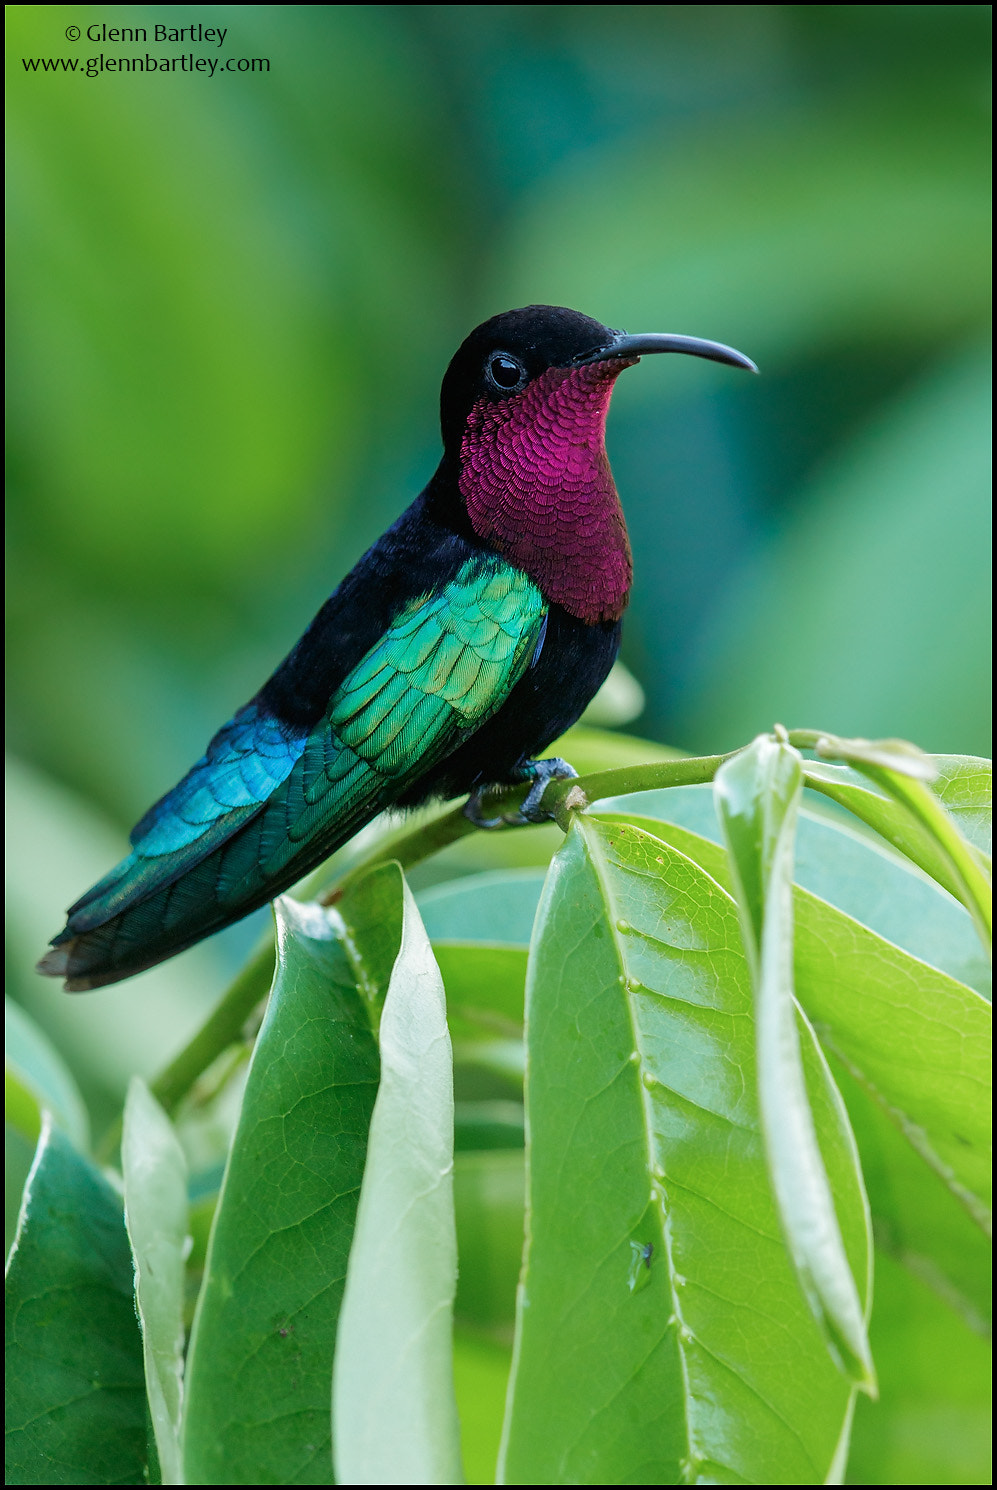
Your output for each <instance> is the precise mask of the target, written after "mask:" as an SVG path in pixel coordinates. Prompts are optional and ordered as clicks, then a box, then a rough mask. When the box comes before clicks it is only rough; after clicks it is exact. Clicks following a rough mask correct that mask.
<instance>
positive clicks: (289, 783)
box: [38, 305, 757, 992]
mask: <svg viewBox="0 0 997 1490" xmlns="http://www.w3.org/2000/svg"><path fill="white" fill-rule="evenodd" d="M659 352H684V353H690V354H691V355H693V356H696V357H706V358H710V359H712V360H713V361H717V362H723V363H728V364H730V365H731V366H734V367H740V368H746V369H748V370H749V371H752V372H754V371H757V369H756V368H755V365H754V363H753V362H751V361H750V359H749V358H747V357H745V356H743V355H742V354H741V353H740V352H737V351H734V350H733V348H731V347H727V346H723V345H722V344H720V343H718V342H712V341H705V340H702V339H701V338H698V337H692V336H677V335H671V334H667V333H649V334H645V335H636V336H634V335H627V334H626V333H624V332H621V331H613V330H610V329H609V328H608V327H607V326H604V325H602V324H601V323H600V322H599V321H595V320H593V319H592V318H591V317H589V316H586V315H582V314H581V313H580V312H578V311H573V310H568V309H566V308H565V307H563V306H552V305H530V306H527V307H525V309H521V310H510V311H506V312H504V313H503V314H501V315H497V316H493V317H492V318H491V319H490V320H488V321H485V322H484V323H483V324H482V325H481V326H478V327H477V328H476V329H475V330H474V331H472V332H471V334H470V335H469V336H468V337H467V339H466V340H465V341H464V342H463V343H462V345H461V346H460V347H459V348H458V350H457V352H456V354H455V355H454V357H453V360H452V361H451V363H450V365H449V367H448V368H447V371H446V374H445V376H444V378H443V385H442V389H441V393H440V420H441V427H442V435H443V457H442V459H441V461H440V464H439V467H438V468H437V470H436V472H435V474H434V475H433V477H432V479H431V480H430V482H429V484H428V485H427V486H426V487H425V489H424V490H423V491H422V492H421V494H420V495H419V496H418V497H416V499H415V501H414V502H413V503H412V504H411V505H410V506H409V507H408V508H407V509H406V510H405V511H404V512H403V513H402V515H401V516H400V517H399V518H398V519H397V521H396V522H395V523H394V524H393V525H392V526H391V527H390V528H389V529H388V530H387V532H386V533H384V534H383V535H382V536H381V537H380V538H379V539H378V540H377V542H376V543H375V544H374V545H373V546H372V547H371V548H370V549H368V551H367V553H365V554H364V556H363V558H362V559H360V561H359V562H358V563H357V564H356V565H355V567H354V568H353V569H352V570H351V571H350V572H349V574H347V576H346V578H345V579H344V580H343V581H342V582H341V583H340V585H339V586H338V587H337V589H336V590H335V591H334V592H333V594H332V595H331V596H330V598H329V599H328V600H327V601H326V602H325V604H324V605H323V606H322V608H321V610H320V611H319V613H318V615H317V616H316V617H315V619H314V620H313V621H312V623H311V625H310V626H309V627H308V629H307V631H305V633H304V635H303V636H302V637H301V639H300V641H299V642H298V643H297V644H296V646H294V647H293V648H292V650H291V651H290V652H289V654H288V655H287V657H286V658H285V659H284V661H283V662H281V664H280V665H279V667H278V668H277V669H276V671H275V672H274V673H273V674H272V676H271V677H270V678H269V679H268V680H267V682H266V683H264V685H263V687H262V688H261V689H260V690H259V692H258V693H257V694H256V695H255V696H254V697H253V698H252V699H250V701H249V702H248V703H247V704H246V705H245V706H244V707H243V708H241V709H239V710H238V711H237V712H236V714H235V715H234V716H233V718H232V719H230V720H229V722H228V723H227V724H225V725H223V726H222V728H221V729H220V730H219V731H218V733H217V734H216V735H215V736H214V738H213V739H212V740H211V742H210V744H209V745H208V748H207V751H206V752H205V754H204V755H203V756H202V757H201V759H200V760H199V761H198V762H197V763H196V765H194V766H192V767H191V769H190V770H189V771H188V772H187V774H186V776H184V777H183V779H182V780H181V781H180V782H179V783H178V784H177V785H176V786H174V787H173V788H172V790H171V791H168V792H167V793H166V795H165V796H164V797H162V798H160V800H159V801H158V802H156V803H155V804H154V805H153V806H152V807H150V808H149V810H148V812H147V813H146V814H145V816H144V817H143V818H142V819H141V821H140V822H139V823H138V824H137V825H136V826H135V828H134V829H133V830H132V833H131V845H132V849H131V853H129V855H128V856H127V858H125V859H123V860H122V861H121V863H120V864H117V865H116V866H115V867H114V868H113V869H111V870H110V872H109V873H108V874H106V875H105V876H104V878H103V879H101V880H100V881H98V883H97V884H95V885H94V886H93V887H92V888H91V889H90V890H88V891H87V892H86V894H85V895H83V896H82V897H81V898H80V899H79V900H77V901H76V903H75V905H73V906H71V907H70V910H69V912H68V916H67V921H66V926H65V928H64V930H62V931H61V932H60V933H59V934H58V935H57V936H56V937H55V938H54V939H53V941H52V944H51V949H50V950H49V951H48V952H47V953H46V954H45V956H44V957H43V958H42V960H41V962H40V963H39V964H38V967H39V971H40V972H42V973H45V974H48V975H50V976H52V977H61V978H64V979H65V983H64V986H65V988H66V989H67V990H68V991H70V992H81V991H84V990H86V989H91V988H99V987H101V986H103V985H104V984H108V983H114V982H117V981H118V980H119V979H122V978H127V977H130V976H131V975H132V974H134V973H138V972H141V971H142V970H143V969H145V968H148V967H152V966H153V965H154V964H156V963H158V962H162V961H163V960H165V959H166V958H168V957H172V956H174V955H175V954H176V953H177V952H181V951H183V950H184V949H185V948H186V947H190V946H192V945H193V944H194V943H195V942H198V941H200V940H201V939H202V938H204V937H206V936H209V935H211V934H212V933H213V932H216V931H219V930H221V928H222V927H224V926H228V925H230V924H231V923H232V922H234V921H238V920H240V919H241V918H242V917H243V916H246V915H248V914H249V912H250V911H253V910H256V909H257V908H258V907H259V906H261V905H264V904H265V903H266V902H267V901H269V900H272V899H273V898H274V897H275V896H276V895H279V894H281V893H282V892H283V891H284V890H286V889H288V888H289V887H290V886H291V885H293V884H294V883H295V882H296V881H297V880H299V879H301V877H302V876H303V875H305V874H307V873H309V872H310V871H311V870H313V869H314V868H315V867H316V866H317V865H318V864H320V863H321V862H322V860H323V859H325V858H327V857H328V856H329V855H330V854H331V853H333V852H334V851H335V850H336V849H337V848H339V847H340V846H341V845H342V844H343V843H345V842H346V841H347V840H348V839H349V838H351V837H352V836H353V835H354V834H355V833H357V832H358V831H359V829H360V828H362V827H363V826H364V825H365V824H366V823H368V822H370V821H371V819H372V818H374V817H375V816H376V815H377V814H378V813H380V812H383V811H384V810H385V809H387V808H409V807H415V806H418V805H420V804H423V803H426V802H428V801H430V800H433V799H449V798H454V797H460V796H464V795H466V796H467V804H466V807H465V811H466V812H467V814H468V816H469V817H470V818H471V820H472V821H474V822H475V823H477V824H478V825H480V826H482V827H489V826H494V825H495V824H496V823H497V822H498V821H499V820H498V819H495V818H489V817H486V816H485V815H484V809H483V799H484V796H485V795H486V793H487V792H488V791H490V790H495V789H496V788H503V787H511V786H514V785H522V784H523V783H529V790H528V792H527V794H526V796H525V798H524V800H523V802H522V805H521V807H520V808H519V811H518V814H517V815H516V820H517V821H521V822H533V821H542V820H543V819H544V818H545V817H546V816H547V814H545V813H544V811H543V808H542V805H541V803H542V798H543V794H544V790H545V788H546V786H547V784H548V782H549V781H550V780H551V779H552V778H557V777H561V778H566V777H570V776H573V775H574V774H575V773H574V771H573V769H572V767H571V766H570V765H569V764H568V763H567V762H566V761H563V760H561V759H560V758H558V757H552V758H549V759H544V758H543V757H542V752H543V751H544V750H546V748H547V747H548V746H549V745H550V744H551V743H552V742H553V741H555V740H557V739H558V738H559V737H560V736H561V735H562V734H563V733H564V732H565V730H567V729H568V728H569V727H570V726H571V725H572V724H574V723H575V721H576V720H577V719H578V717H579V716H580V715H581V713H582V711H583V710H584V709H585V707H586V705H587V704H588V703H589V701H590V700H591V699H592V697H593V695H594V694H595V693H596V691H597V690H598V688H599V687H600V685H601V684H602V682H603V681H604V679H605V678H606V675H607V674H608V672H609V670H610V668H611V667H612V665H613V662H614V661H615V658H616V654H617V652H618V650H619V645H620V631H621V624H622V618H623V613H624V611H625V610H626V607H627V602H628V600H629V597H630V589H631V580H632V563H631V552H630V542H629V539H628V536H627V528H626V523H625V522H624V518H623V511H622V508H621V506H620V500H619V497H618V495H617V491H616V487H615V485H614V482H613V477H612V474H611V472H610V468H609V460H608V458H607V455H606V447H605V426H606V414H607V411H608V408H609V401H610V397H611V395H612V391H613V386H614V384H615V381H616V378H617V377H618V376H619V374H620V373H621V372H623V371H624V369H625V368H628V367H633V366H634V365H635V364H636V363H637V362H638V361H639V360H640V358H641V357H642V356H645V355H648V354H651V353H659ZM505 820H509V819H508V815H507V817H506V819H505Z"/></svg>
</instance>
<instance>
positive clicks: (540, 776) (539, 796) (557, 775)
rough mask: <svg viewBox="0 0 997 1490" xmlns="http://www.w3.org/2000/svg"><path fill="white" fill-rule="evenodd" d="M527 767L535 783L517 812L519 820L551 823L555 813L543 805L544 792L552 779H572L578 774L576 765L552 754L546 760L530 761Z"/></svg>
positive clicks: (521, 821)
mask: <svg viewBox="0 0 997 1490" xmlns="http://www.w3.org/2000/svg"><path fill="white" fill-rule="evenodd" d="M527 769H528V770H529V771H530V775H531V776H532V777H533V785H532V786H531V787H530V789H529V791H528V792H527V793H526V796H525V797H524V798H523V801H522V805H521V806H520V809H519V812H518V813H517V821H518V822H520V823H549V822H550V821H551V819H552V818H553V816H554V814H553V813H552V812H550V811H548V810H546V809H545V808H543V807H541V805H540V804H541V802H542V801H543V795H544V792H545V791H546V790H547V786H548V784H549V783H550V782H551V781H570V780H571V779H572V777H575V776H577V775H578V772H577V771H576V770H575V768H574V766H569V764H568V762H567V761H565V760H562V759H561V757H560V756H559V755H554V756H551V758H550V760H546V761H530V763H529V766H528V767H527Z"/></svg>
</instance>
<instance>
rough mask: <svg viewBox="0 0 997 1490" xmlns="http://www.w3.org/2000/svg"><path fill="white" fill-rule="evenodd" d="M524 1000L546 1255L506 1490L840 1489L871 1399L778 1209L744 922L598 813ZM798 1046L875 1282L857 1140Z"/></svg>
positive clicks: (531, 1237) (579, 833) (860, 1264)
mask: <svg viewBox="0 0 997 1490" xmlns="http://www.w3.org/2000/svg"><path fill="white" fill-rule="evenodd" d="M527 999H528V1003H527V1039H528V1078H527V1110H528V1130H527V1131H528V1180H527V1186H528V1195H527V1205H528V1223H527V1224H528V1250H527V1257H526V1262H525V1269H524V1273H523V1277H522V1282H521V1287H520V1302H519V1309H518V1318H517V1344H516V1354H515V1367H514V1379H513V1383H512V1386H511V1394H510V1410H509V1414H508V1417H507V1421H506V1427H505V1448H504V1462H503V1479H504V1481H505V1482H506V1483H510V1484H521V1483H541V1484H566V1483H574V1484H579V1483H580V1484H598V1483H603V1482H608V1481H612V1482H613V1483H616V1484H668V1483H678V1482H680V1481H687V1480H695V1479H697V1478H700V1479H701V1480H713V1481H716V1480H721V1481H722V1482H724V1483H732V1482H735V1483H736V1482H739V1481H744V1482H748V1483H765V1484H769V1483H773V1482H778V1483H784V1484H786V1483H788V1484H793V1483H802V1484H819V1483H821V1482H823V1480H824V1478H825V1476H826V1475H827V1473H828V1471H829V1468H830V1466H831V1464H832V1461H833V1460H834V1456H835V1452H836V1448H837V1446H838V1444H839V1441H840V1440H841V1437H842V1434H843V1432H844V1428H845V1424H846V1420H847V1415H848V1411H849V1401H850V1396H851V1394H850V1390H849V1387H848V1385H847V1383H846V1382H845V1381H844V1380H843V1378H842V1377H841V1375H840V1373H839V1372H838V1371H837V1370H836V1369H835V1367H834V1365H833V1364H832V1362H831V1360H830V1358H829V1356H828V1355H827V1352H826V1350H825V1348H824V1343H823V1340H822V1337H821V1335H820V1332H819V1330H818V1328H817V1325H816V1323H815V1321H814V1319H813V1316H812V1314H811V1313H810V1310H809V1309H808V1307H807V1304H806V1301H805V1300H804V1298H803V1296H802V1294H801V1292H800V1288H799V1285H798V1282H797V1279H796V1275H795V1272H794V1269H793V1267H792V1264H791V1263H790V1260H789V1258H788V1256H787V1254H786V1248H785V1244H784V1242H783V1238H782V1234H781V1231H780V1227H779V1222H778V1218H777V1215H776V1211H775V1206H774V1204H773V1200H772V1194H771V1188H770V1184H769V1179H768V1173H767V1169H766V1163H765V1154H764V1149H763V1144H762V1139H761V1133H760V1128H759V1117H758V1108H757V1099H756V1095H755V1092H756V1087H755V1076H754V1066H755V1055H754V1030H753V1019H752V1000H751V991H750V980H749V976H748V970H747V965H746V963H745V959H744V954H743V951H742V949H741V941H740V936H739V932H738V925H737V912H736V908H735V906H734V905H733V903H732V901H731V900H730V898H729V897H728V896H727V895H726V894H725V893H724V891H723V890H721V889H720V887H719V886H718V885H717V884H716V883H715V882H714V881H713V880H711V879H710V878H709V877H708V876H707V875H706V874H704V872H703V871H702V870H701V869H699V868H698V866H696V865H695V864H693V863H692V862H691V861H690V860H689V859H687V858H686V857H685V856H683V855H682V854H679V853H676V852H675V851H674V850H673V849H671V848H669V847H668V846H667V845H666V844H664V843H663V842H661V841H660V839H658V838H656V837H654V836H652V835H651V834H650V833H646V832H644V831H642V830H641V829H640V828H635V827H629V826H627V825H624V824H617V823H605V822H603V821H602V820H601V819H599V818H596V817H594V816H589V815H582V816H580V817H578V818H577V819H576V821H575V823H574V825H573V826H572V829H571V831H570V832H569V834H568V837H567V839H566V840H565V843H564V846H563V848H562V849H561V850H560V852H559V853H558V855H557V856H556V858H555V860H554V862H553V864H552V865H551V870H550V874H549V876H548V882H547V886H546V888H545V891H544V897H543V900H542V902H541V907H540V912H539V915H538V920H537V928H536V933H535V939H534V943H533V947H532V949H531V954H530V973H529V979H528V993H527ZM801 1036H802V1043H803V1050H804V1062H805V1067H806V1072H807V1083H808V1092H809V1094H810V1099H811V1103H812V1106H813V1109H814V1114H815V1119H816V1122H817V1126H818V1131H819V1134H820V1139H821V1145H822V1153H823V1156H824V1162H825V1164H826V1165H827V1168H828V1171H829V1173H830V1174H831V1176H832V1183H833V1188H834V1193H835V1198H836V1201H837V1204H838V1210H839V1215H840V1217H841V1220H842V1229H843V1233H844V1236H845V1241H846V1245H847V1247H848V1253H849V1259H850V1263H851V1266H852V1269H853V1271H854V1272H855V1273H856V1274H857V1276H859V1277H860V1278H864V1277H865V1276H866V1270H867V1267H868V1253H869V1241H868V1236H867V1226H866V1215H865V1202H864V1197H863V1195H862V1191H861V1187H860V1185H859V1183H858V1179H857V1175H856V1170H855V1163H854V1157H853V1153H852V1150H851V1145H850V1141H849V1137H848V1133H847V1129H846V1127H845V1125H844V1124H843V1123H842V1121H841V1115H840V1111H839V1108H838V1104H837V1099H836V1095H835V1093H834V1090H833V1087H832V1086H831V1085H830V1083H829V1081H828V1079H827V1075H826V1071H825V1068H824V1066H823V1063H822V1061H821V1060H820V1057H819V1053H818V1051H817V1048H816V1045H815V1043H814V1042H813V1040H812V1037H811V1035H810V1032H809V1029H808V1028H807V1027H806V1026H805V1025H804V1026H803V1028H802V1031H801ZM632 1244H636V1245H637V1247H638V1248H639V1249H640V1252H641V1260H642V1262H643V1264H644V1271H645V1274H646V1282H645V1284H644V1286H643V1287H640V1288H632V1287H631V1283H632V1281H633V1260H634V1255H635V1254H634V1250H633V1245H632ZM648 1247H650V1248H651V1249H653V1250H651V1251H650V1252H648V1251H647V1249H648Z"/></svg>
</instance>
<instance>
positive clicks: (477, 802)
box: [464, 786, 508, 828]
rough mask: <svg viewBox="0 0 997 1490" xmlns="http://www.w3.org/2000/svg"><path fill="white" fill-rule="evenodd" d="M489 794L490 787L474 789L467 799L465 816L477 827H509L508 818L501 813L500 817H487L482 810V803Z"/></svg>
mask: <svg viewBox="0 0 997 1490" xmlns="http://www.w3.org/2000/svg"><path fill="white" fill-rule="evenodd" d="M488 795H489V788H488V787H484V786H479V787H478V789H477V791H473V792H472V793H471V795H470V796H469V797H468V799H467V801H466V802H465V803H464V816H465V817H466V818H467V820H468V822H469V823H473V824H474V826H475V827H476V828H505V827H507V826H508V825H507V823H506V819H505V818H504V817H502V816H501V814H500V815H499V816H498V817H485V815H484V813H483V812H482V810H481V809H482V804H483V803H484V799H485V797H486V796H488Z"/></svg>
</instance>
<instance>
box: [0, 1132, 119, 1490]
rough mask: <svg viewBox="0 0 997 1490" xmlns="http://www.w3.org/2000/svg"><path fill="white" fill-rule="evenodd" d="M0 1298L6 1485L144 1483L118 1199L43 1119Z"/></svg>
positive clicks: (88, 1164) (85, 1161)
mask: <svg viewBox="0 0 997 1490" xmlns="http://www.w3.org/2000/svg"><path fill="white" fill-rule="evenodd" d="M6 1297H7V1325H6V1368H7V1481H8V1484H15V1485H141V1484H142V1483H143V1482H144V1480H145V1475H146V1467H147V1452H146V1404H145V1389H144V1385H143V1380H142V1339H141V1335H140V1333H139V1327H138V1322H137V1320H136V1318H135V1308H134V1302H133V1293H132V1261H131V1256H130V1254H129V1250H128V1238H127V1236H126V1235H125V1227H124V1222H123V1220H122V1216H121V1202H120V1200H119V1199H118V1197H117V1195H115V1193H114V1191H113V1190H112V1189H111V1187H110V1185H108V1183H107V1181H106V1180H105V1179H104V1178H103V1177H102V1176H101V1175H100V1174H99V1173H98V1171H97V1170H96V1169H95V1168H94V1167H93V1165H92V1164H90V1163H89V1162H88V1161H87V1160H86V1159H83V1158H81V1157H80V1155H79V1154H78V1153H77V1152H76V1150H75V1149H74V1148H73V1146H72V1144H71V1143H70V1142H69V1139H68V1138H67V1137H66V1136H65V1134H63V1133H62V1132H61V1131H60V1130H59V1128H57V1127H55V1126H54V1124H53V1123H52V1121H51V1119H50V1118H48V1117H46V1119H45V1122H44V1125H43V1128H42V1134H41V1138H40V1139H39V1143H38V1149H37V1152H36V1154H35V1162H34V1164H33V1165H32V1168H31V1173H30V1175H29V1176H28V1182H27V1184H26V1186H25V1190H24V1201H23V1204H22V1208H21V1216H20V1221H19V1224H18V1231H17V1239H16V1241H15V1243H14V1248H13V1251H12V1252H11V1256H10V1260H9V1263H8V1267H7V1284H6Z"/></svg>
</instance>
